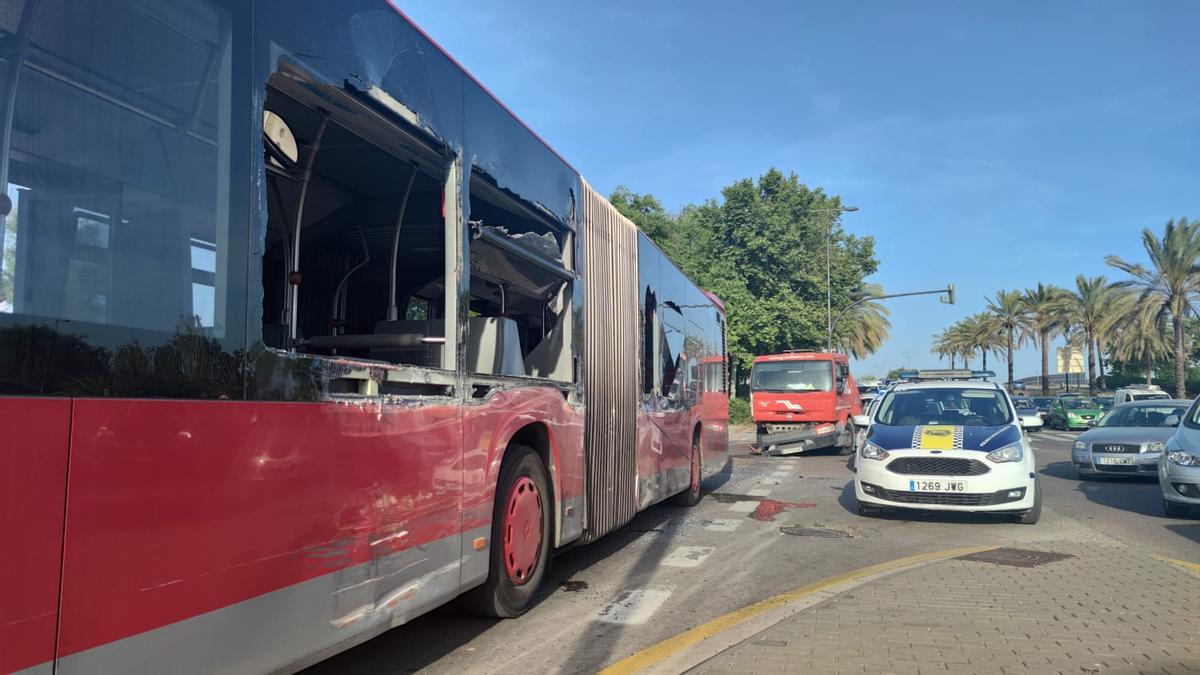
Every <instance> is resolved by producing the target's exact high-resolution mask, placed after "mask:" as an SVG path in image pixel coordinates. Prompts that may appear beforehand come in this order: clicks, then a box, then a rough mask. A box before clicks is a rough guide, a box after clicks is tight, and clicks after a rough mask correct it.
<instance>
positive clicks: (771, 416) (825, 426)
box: [750, 351, 862, 455]
mask: <svg viewBox="0 0 1200 675" xmlns="http://www.w3.org/2000/svg"><path fill="white" fill-rule="evenodd" d="M750 397H751V407H752V410H753V417H754V423H755V425H757V427H758V442H757V445H756V447H757V448H758V450H759V451H760V452H762V453H763V454H768V455H785V454H796V453H801V452H806V451H808V450H818V449H823V448H837V449H838V450H839V451H840V452H842V453H849V452H852V451H853V450H854V424H853V422H852V421H851V419H850V418H851V417H853V416H854V415H859V414H861V413H862V403H861V400H860V398H859V393H858V386H857V385H856V384H855V382H854V377H853V376H852V375H851V374H850V361H849V359H848V358H847V356H846V355H845V354H837V353H828V352H805V351H795V352H784V353H782V354H770V355H766V356H759V357H757V358H755V359H754V367H753V369H752V370H751V373H750Z"/></svg>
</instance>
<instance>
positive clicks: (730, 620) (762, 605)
mask: <svg viewBox="0 0 1200 675" xmlns="http://www.w3.org/2000/svg"><path fill="white" fill-rule="evenodd" d="M994 548H997V547H996V546H973V547H969V548H952V549H947V550H945V551H935V552H933V553H922V554H920V555H913V556H908V557H907V558H899V559H896V560H890V561H888V562H884V563H879V564H877V565H870V566H868V567H862V568H859V569H856V570H853V571H850V572H846V573H845V574H839V575H837V576H834V577H829V578H827V579H822V580H820V581H814V582H813V583H811V584H806V585H804V586H800V587H799V588H793V589H792V590H790V591H787V592H786V593H781V594H779V595H776V596H774V597H771V598H767V599H766V600H762V601H759V602H756V603H754V604H753V605H748V606H746V607H743V608H741V609H738V610H734V611H732V612H730V613H728V614H725V615H723V616H719V617H717V618H715V619H713V620H711V621H709V622H707V623H703V624H701V625H699V626H696V627H695V628H693V629H691V630H687V631H684V632H682V633H679V634H678V635H675V636H673V637H669V638H667V639H666V640H663V641H662V642H659V643H658V644H655V645H652V646H650V647H647V648H646V649H643V650H642V651H640V652H637V653H635V654H632V655H630V656H627V657H626V658H624V659H621V660H620V661H617V662H616V663H614V664H612V665H611V666H609V667H607V668H605V669H604V670H601V671H600V673H601V674H602V675H617V674H624V673H636V672H640V671H642V670H645V669H646V668H649V667H651V666H653V665H655V664H657V663H661V662H662V661H664V660H666V659H668V658H670V657H672V656H674V655H675V654H677V653H678V652H680V651H683V650H684V649H687V648H688V647H691V646H692V645H694V644H697V643H699V642H700V641H702V640H706V639H708V638H710V637H712V636H714V635H716V634H718V633H720V632H721V631H725V630H728V629H730V628H733V627H734V626H737V625H740V624H743V623H745V622H747V621H750V620H751V619H754V618H755V617H758V616H761V615H762V614H765V613H766V612H769V611H771V610H773V609H775V608H777V607H781V606H783V605H786V604H787V603H789V602H793V601H796V600H799V599H801V598H803V597H805V596H807V595H811V594H813V593H819V592H821V591H823V590H825V589H827V588H830V587H832V586H837V585H839V584H844V583H847V582H851V581H854V580H856V579H861V578H863V577H869V576H872V575H875V574H880V573H883V572H890V571H892V570H897V569H900V568H902V567H909V566H912V565H918V564H920V563H925V562H933V561H937V560H945V559H948V558H957V557H958V556H963V555H970V554H972V553H980V552H982V551H990V550H992V549H994ZM1189 564H1190V563H1189Z"/></svg>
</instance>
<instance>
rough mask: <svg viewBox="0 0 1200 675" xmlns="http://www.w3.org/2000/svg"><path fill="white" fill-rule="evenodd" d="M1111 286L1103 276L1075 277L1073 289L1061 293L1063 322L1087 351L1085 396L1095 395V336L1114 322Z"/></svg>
mask: <svg viewBox="0 0 1200 675" xmlns="http://www.w3.org/2000/svg"><path fill="white" fill-rule="evenodd" d="M1115 298H1116V295H1115V289H1114V287H1113V286H1112V285H1111V284H1109V283H1108V279H1107V278H1106V277H1104V276H1096V277H1085V276H1084V275H1082V274H1080V275H1079V276H1077V277H1075V289H1074V290H1071V291H1068V292H1066V293H1064V294H1063V296H1062V299H1061V302H1060V305H1059V306H1060V307H1061V309H1062V312H1063V315H1064V319H1065V320H1066V322H1067V323H1068V325H1070V326H1071V327H1072V328H1073V329H1074V331H1075V333H1076V337H1077V338H1079V339H1081V340H1082V342H1083V345H1084V347H1086V349H1087V370H1088V395H1090V396H1095V395H1096V352H1095V347H1096V337H1097V336H1098V335H1101V334H1103V333H1105V332H1106V331H1107V330H1108V328H1109V326H1110V325H1111V322H1112V320H1113V317H1112V313H1111V311H1110V310H1111V308H1112V304H1113V301H1114V299H1115Z"/></svg>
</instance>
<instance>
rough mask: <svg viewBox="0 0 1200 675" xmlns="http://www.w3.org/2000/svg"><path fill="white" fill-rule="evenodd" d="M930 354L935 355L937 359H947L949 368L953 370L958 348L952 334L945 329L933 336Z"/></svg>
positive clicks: (949, 330)
mask: <svg viewBox="0 0 1200 675" xmlns="http://www.w3.org/2000/svg"><path fill="white" fill-rule="evenodd" d="M929 351H930V352H932V353H934V354H937V355H938V357H939V358H943V359H945V358H949V359H950V368H951V369H952V370H953V369H954V365H955V359H956V358H957V357H958V353H959V346H958V345H957V344H956V343H955V341H954V333H953V331H952V330H951V329H949V328H947V329H945V330H943V331H942V332H941V333H938V334H937V335H934V336H933V347H932V348H930V350H929Z"/></svg>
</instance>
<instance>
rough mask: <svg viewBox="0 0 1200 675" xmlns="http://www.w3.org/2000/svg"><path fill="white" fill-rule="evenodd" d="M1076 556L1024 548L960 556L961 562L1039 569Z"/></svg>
mask: <svg viewBox="0 0 1200 675" xmlns="http://www.w3.org/2000/svg"><path fill="white" fill-rule="evenodd" d="M1074 557H1075V556H1073V555H1070V554H1068V553H1052V552H1050V551H1030V550H1028V549H1023V548H994V549H992V550H990V551H983V552H981V553H972V554H971V555H964V556H959V558H958V559H959V560H972V561H974V562H986V563H992V564H994V565H1008V566H1009V567H1037V566H1039V565H1045V564H1046V563H1052V562H1055V561H1058V560H1066V559H1067V558H1074Z"/></svg>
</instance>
